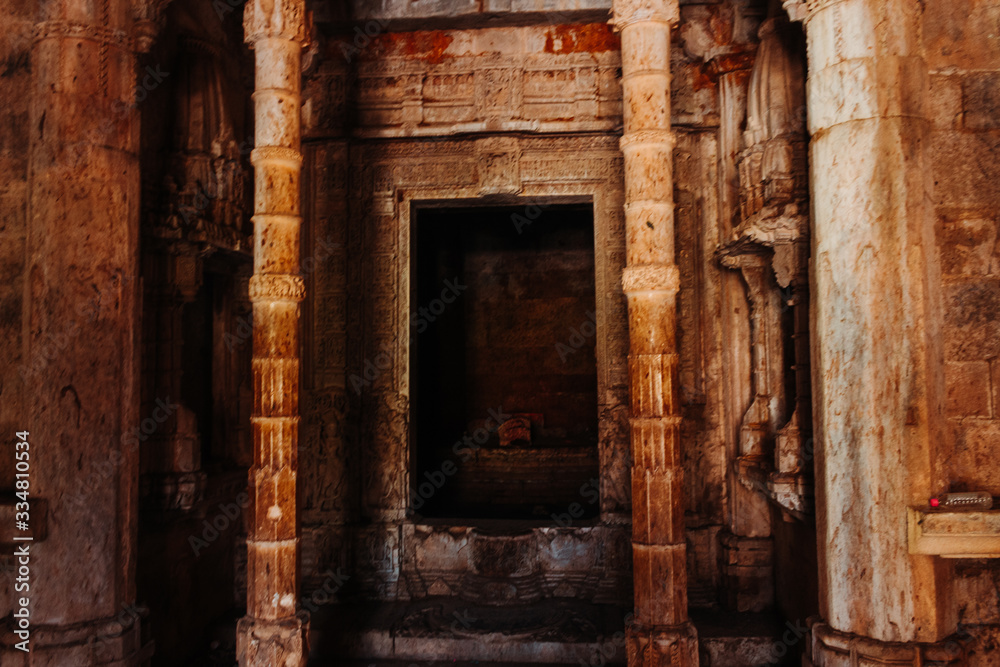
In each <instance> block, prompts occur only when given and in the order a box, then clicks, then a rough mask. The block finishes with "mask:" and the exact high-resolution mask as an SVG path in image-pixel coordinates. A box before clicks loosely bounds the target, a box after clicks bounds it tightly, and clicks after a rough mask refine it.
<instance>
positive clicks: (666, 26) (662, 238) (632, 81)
mask: <svg viewBox="0 0 1000 667" xmlns="http://www.w3.org/2000/svg"><path fill="white" fill-rule="evenodd" d="M678 16H679V9H678V6H677V0H644V1H641V2H640V1H638V0H616V1H615V3H614V23H615V28H616V29H617V30H618V31H619V32H620V33H621V43H622V88H623V97H624V122H625V130H624V135H623V136H622V140H621V147H622V153H623V155H624V160H625V229H626V232H625V233H626V260H627V267H626V269H625V272H624V275H623V276H622V286H623V288H624V291H625V294H626V296H627V297H628V313H629V338H630V349H629V393H630V401H631V410H632V423H631V441H632V458H633V462H632V553H633V556H632V558H633V560H632V563H633V569H634V577H635V616H634V618H633V622H632V623H631V625H630V627H629V629H628V657H629V665H630V666H632V667H639V666H641V667H666V666H670V667H681V666H683V667H689V666H691V665H697V664H698V649H697V643H698V642H697V635H696V633H695V630H694V626H692V625H691V623H690V621H689V620H688V612H687V570H686V548H685V536H684V506H683V500H682V490H683V468H682V462H681V451H680V430H681V429H680V427H681V415H680V397H679V395H678V392H679V386H678V384H679V382H678V356H677V320H676V316H677V315H676V314H677V309H676V302H677V292H678V289H679V286H680V278H679V273H678V269H677V264H676V262H675V259H674V199H673V187H674V186H673V160H672V154H673V147H674V135H673V132H672V131H671V129H670V28H671V25H672V24H674V23H675V22H676V21H677V20H678Z"/></svg>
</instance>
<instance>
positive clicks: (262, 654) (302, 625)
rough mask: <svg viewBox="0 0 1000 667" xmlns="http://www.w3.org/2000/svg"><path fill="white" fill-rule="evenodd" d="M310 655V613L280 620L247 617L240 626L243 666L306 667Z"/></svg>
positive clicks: (238, 638)
mask: <svg viewBox="0 0 1000 667" xmlns="http://www.w3.org/2000/svg"><path fill="white" fill-rule="evenodd" d="M308 658H309V613H308V612H306V611H300V612H299V613H298V615H296V616H292V617H290V618H282V619H278V620H276V621H269V620H264V619H258V618H252V617H250V616H244V617H243V618H241V619H240V621H239V623H238V624H237V626H236V659H237V660H238V661H239V664H240V667H305V665H306V660H307V659H308Z"/></svg>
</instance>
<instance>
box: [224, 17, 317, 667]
mask: <svg viewBox="0 0 1000 667" xmlns="http://www.w3.org/2000/svg"><path fill="white" fill-rule="evenodd" d="M243 18H244V31H245V38H246V41H247V43H248V44H249V45H250V47H251V48H252V49H253V50H254V52H255V56H256V79H255V86H254V94H253V99H254V110H255V118H254V127H255V142H254V145H255V148H254V150H253V152H252V153H251V156H250V160H251V162H252V163H253V165H254V170H255V187H254V217H253V222H254V273H253V277H252V278H251V279H250V300H251V302H252V303H253V320H254V327H253V371H252V372H253V387H254V407H253V416H252V423H251V428H252V434H253V444H254V463H253V466H252V467H251V468H250V495H251V510H250V512H249V515H248V519H249V524H250V525H249V529H248V538H247V615H246V616H245V617H244V618H243V619H241V620H240V623H239V627H238V629H237V657H238V659H239V663H240V665H241V666H243V667H270V666H274V665H281V666H282V667H296V666H299V665H305V662H306V656H307V654H308V650H307V629H308V620H309V619H308V614H307V613H306V612H304V611H300V610H299V609H298V605H297V598H298V579H299V572H298V548H299V540H298V521H297V518H298V517H297V506H296V487H297V467H298V466H297V458H298V439H299V378H300V372H299V335H300V323H299V319H300V304H301V301H302V299H303V298H304V296H305V287H304V283H303V279H302V276H301V274H300V268H299V244H300V240H299V235H300V228H301V222H302V218H301V211H300V202H299V188H300V173H301V170H302V154H301V152H300V143H301V130H300V120H299V119H300V106H301V80H302V67H301V59H302V47H303V45H304V44H305V42H306V36H307V35H308V28H307V25H306V23H307V18H308V17H307V15H306V10H305V0H251V1H250V2H248V3H247V4H246V6H245V8H244V17H243Z"/></svg>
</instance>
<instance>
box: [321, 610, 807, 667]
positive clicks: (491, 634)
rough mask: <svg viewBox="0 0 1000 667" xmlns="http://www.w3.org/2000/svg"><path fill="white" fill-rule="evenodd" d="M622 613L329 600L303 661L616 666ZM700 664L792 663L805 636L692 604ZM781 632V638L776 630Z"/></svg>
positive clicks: (361, 665) (767, 620) (356, 666)
mask: <svg viewBox="0 0 1000 667" xmlns="http://www.w3.org/2000/svg"><path fill="white" fill-rule="evenodd" d="M625 616H626V612H624V611H623V610H621V609H619V608H617V607H614V606H610V605H593V604H588V603H581V602H577V601H571V600H544V601H542V602H540V603H535V604H532V605H526V606H517V607H484V606H475V605H471V604H469V603H467V602H464V601H462V600H459V599H456V598H434V599H427V600H421V601H415V602H396V603H380V604H363V605H343V606H340V607H336V606H330V607H325V608H323V609H321V610H319V611H318V612H317V613H315V614H313V620H312V623H311V632H310V646H311V647H312V654H311V656H310V661H309V664H310V665H346V666H348V667H370V666H372V665H374V666H375V667H390V666H392V667H410V666H411V665H412V666H413V667H425V666H427V667H429V666H433V665H452V666H453V667H458V666H461V665H479V666H480V667H488V666H489V665H495V666H497V667H499V666H500V665H512V666H513V665H531V666H532V667H541V666H544V665H594V666H596V667H600V666H602V665H624V664H626V656H625V640H624V622H625ZM692 620H693V621H694V622H695V625H696V627H697V628H698V635H699V639H700V645H701V654H702V667H763V666H765V665H768V666H772V665H791V664H796V660H797V656H798V652H799V650H800V649H801V648H802V646H801V643H802V641H803V639H802V636H801V633H799V634H796V633H795V632H792V631H791V629H790V628H793V627H795V626H786V625H784V624H783V622H782V621H781V620H780V619H779V618H778V617H776V616H773V615H769V614H735V613H726V612H713V611H704V610H696V611H693V619H692ZM783 633H784V634H785V636H786V639H782V634H783Z"/></svg>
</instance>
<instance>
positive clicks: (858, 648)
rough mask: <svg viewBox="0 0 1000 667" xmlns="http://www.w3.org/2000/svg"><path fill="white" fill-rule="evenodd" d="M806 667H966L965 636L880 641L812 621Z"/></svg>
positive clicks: (805, 660)
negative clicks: (926, 641)
mask: <svg viewBox="0 0 1000 667" xmlns="http://www.w3.org/2000/svg"><path fill="white" fill-rule="evenodd" d="M810 633H811V635H812V637H811V642H810V644H809V648H810V651H809V655H807V656H806V658H805V659H804V660H803V664H804V665H806V666H807V667H854V666H855V665H871V666H872V667H879V666H881V665H886V666H887V667H888V666H889V665H892V666H893V667H911V666H912V667H929V666H930V665H933V667H966V666H967V665H968V664H969V662H968V659H967V658H966V647H967V646H968V644H969V643H970V637H969V636H968V635H961V634H955V635H952V636H951V637H949V638H947V639H944V640H942V641H940V642H935V643H933V644H921V643H917V642H907V643H897V642H883V641H879V640H877V639H872V638H870V637H864V636H862V635H855V634H850V633H847V632H839V631H837V630H834V629H833V628H831V627H830V626H829V625H827V624H826V623H814V624H813V625H812V628H811V629H810Z"/></svg>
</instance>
